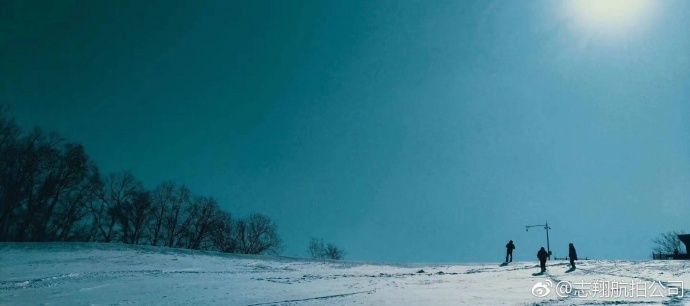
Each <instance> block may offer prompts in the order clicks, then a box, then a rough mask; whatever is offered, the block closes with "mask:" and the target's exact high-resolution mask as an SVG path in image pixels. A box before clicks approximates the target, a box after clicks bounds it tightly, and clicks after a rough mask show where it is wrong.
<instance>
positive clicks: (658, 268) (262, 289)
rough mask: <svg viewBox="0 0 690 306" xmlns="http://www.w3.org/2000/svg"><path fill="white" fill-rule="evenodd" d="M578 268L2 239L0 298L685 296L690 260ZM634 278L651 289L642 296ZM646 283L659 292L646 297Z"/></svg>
mask: <svg viewBox="0 0 690 306" xmlns="http://www.w3.org/2000/svg"><path fill="white" fill-rule="evenodd" d="M578 267H579V269H578V270H575V271H573V272H570V273H566V269H567V263H565V262H562V261H558V262H551V266H550V268H549V271H548V273H547V274H546V275H542V276H539V275H537V276H534V275H532V274H533V273H535V272H536V271H537V270H538V268H537V267H536V262H516V263H511V264H510V265H509V266H500V265H499V263H490V264H453V265H445V264H444V265H437V264H414V265H385V264H369V263H353V262H331V261H326V262H324V261H313V260H306V259H298V258H286V257H270V256H243V255H234V254H221V253H214V252H198V251H189V250H178V249H168V248H156V247H147V246H130V245H118V244H82V243H40V244H39V243H31V244H28V243H26V244H19V243H0V304H2V305H34V304H46V305H92V304H99V305H101V304H142V305H143V304H145V305H156V304H158V305H192V304H194V305H196V304H199V305H210V304H216V305H324V304H330V305H457V304H468V305H498V304H505V305H531V304H558V305H572V304H576V305H591V304H626V303H629V302H648V303H651V304H652V305H653V304H677V305H683V304H689V305H690V297H688V296H687V294H686V295H684V296H683V297H678V296H675V297H670V296H669V294H668V289H669V288H668V286H669V285H673V286H678V285H679V283H676V282H677V281H678V282H679V281H684V284H685V287H686V288H687V287H688V284H690V262H687V261H583V262H579V266H578ZM420 269H423V270H424V273H417V272H418V271H419V270H420ZM547 281H550V282H551V284H552V285H555V284H556V283H558V282H559V281H569V282H571V283H572V284H576V283H582V286H578V285H573V286H575V287H577V288H580V289H583V290H581V291H575V290H573V291H571V292H569V293H568V292H565V293H562V294H560V295H561V296H559V295H557V293H556V290H555V288H553V287H549V288H550V289H549V290H550V293H549V294H548V295H546V296H545V297H537V296H535V295H534V294H533V293H532V289H533V287H534V286H535V285H536V284H537V283H538V282H542V284H543V285H544V286H547V287H548V282H547ZM595 281H609V282H612V283H613V282H621V283H623V284H621V283H619V285H621V286H619V288H621V289H629V290H628V292H627V293H630V292H632V290H633V289H634V288H632V287H631V286H627V287H626V286H623V285H625V284H626V283H631V282H632V283H637V284H638V288H637V289H635V290H637V291H638V292H636V293H635V294H629V297H625V296H623V294H621V296H620V297H603V298H602V297H601V295H604V292H605V291H604V290H602V292H595V291H592V290H594V289H596V286H592V285H590V286H585V284H587V283H590V284H592V283H594V282H595ZM659 282H661V283H659ZM612 283H611V284H612ZM602 284H603V283H602ZM639 284H645V285H646V286H649V287H651V289H647V292H646V294H644V295H643V294H642V293H643V291H642V290H641V288H642V287H641V286H639ZM593 287H594V289H593ZM577 288H575V289H577ZM654 288H656V289H658V292H659V293H661V294H663V295H664V296H663V297H650V295H655V294H654ZM536 289H538V288H536ZM609 289H610V286H609ZM565 291H567V290H565ZM606 291H607V292H609V293H610V292H611V291H610V290H606ZM623 291H625V290H623ZM623 291H617V292H618V293H621V292H623ZM672 293H673V292H672ZM679 293H685V292H684V291H681V292H679ZM578 294H580V295H585V296H578ZM608 295H610V294H608Z"/></svg>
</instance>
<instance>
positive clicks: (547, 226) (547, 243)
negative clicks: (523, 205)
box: [525, 222, 551, 259]
mask: <svg viewBox="0 0 690 306" xmlns="http://www.w3.org/2000/svg"><path fill="white" fill-rule="evenodd" d="M542 226H543V227H544V229H545V230H546V251H547V252H548V254H549V259H551V247H550V246H549V230H550V229H551V228H550V227H549V222H546V224H539V225H527V226H525V231H527V232H529V228H530V227H542Z"/></svg>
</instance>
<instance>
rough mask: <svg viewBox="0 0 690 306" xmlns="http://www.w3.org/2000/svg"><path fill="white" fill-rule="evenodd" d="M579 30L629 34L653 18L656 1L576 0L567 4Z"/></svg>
mask: <svg viewBox="0 0 690 306" xmlns="http://www.w3.org/2000/svg"><path fill="white" fill-rule="evenodd" d="M567 5H568V8H567V10H568V11H569V15H571V16H572V17H573V18H574V21H575V23H576V24H577V25H578V27H582V28H585V29H587V30H588V31H589V32H594V33H598V34H612V35H616V34H618V35H623V34H625V35H627V34H630V33H633V32H635V31H637V30H639V29H640V27H641V26H643V25H644V24H646V23H647V22H648V21H649V19H650V18H651V17H652V15H653V12H654V8H655V1H654V0H576V1H569V2H567Z"/></svg>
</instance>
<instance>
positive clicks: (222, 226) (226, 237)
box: [210, 210, 237, 253]
mask: <svg viewBox="0 0 690 306" xmlns="http://www.w3.org/2000/svg"><path fill="white" fill-rule="evenodd" d="M214 222H215V223H214V226H213V228H212V230H211V233H210V239H211V243H212V249H214V250H216V251H220V252H225V253H235V252H236V251H237V241H235V237H234V232H233V231H234V230H235V226H234V222H233V219H232V216H231V215H230V213H228V212H224V211H221V210H219V211H218V212H217V215H216V217H215V218H214Z"/></svg>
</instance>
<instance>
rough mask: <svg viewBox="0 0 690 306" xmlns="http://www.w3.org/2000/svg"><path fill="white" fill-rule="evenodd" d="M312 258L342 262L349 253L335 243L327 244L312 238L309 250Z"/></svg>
mask: <svg viewBox="0 0 690 306" xmlns="http://www.w3.org/2000/svg"><path fill="white" fill-rule="evenodd" d="M307 252H308V253H309V255H311V257H312V258H320V259H333V260H342V259H344V258H345V255H346V254H347V252H346V251H345V249H343V248H341V247H339V246H337V245H335V244H334V243H330V242H329V243H328V244H325V243H324V242H323V239H320V238H314V237H312V238H311V240H310V241H309V247H308V249H307Z"/></svg>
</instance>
